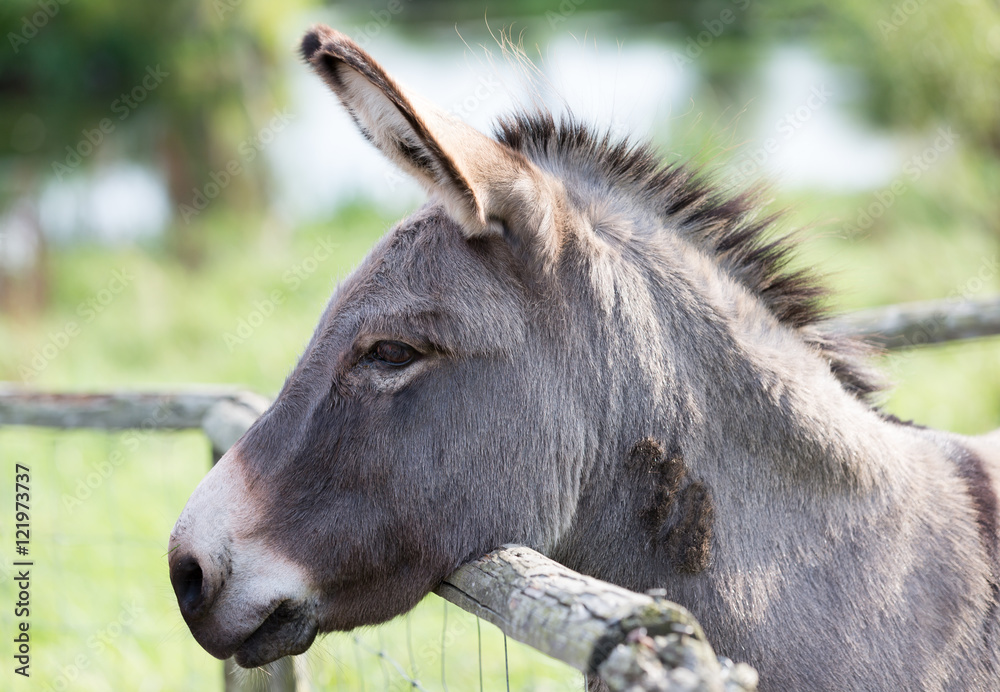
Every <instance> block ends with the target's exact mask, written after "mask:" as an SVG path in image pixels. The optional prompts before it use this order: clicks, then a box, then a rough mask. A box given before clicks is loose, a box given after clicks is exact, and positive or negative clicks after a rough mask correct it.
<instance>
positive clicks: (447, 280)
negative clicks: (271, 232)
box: [321, 205, 527, 352]
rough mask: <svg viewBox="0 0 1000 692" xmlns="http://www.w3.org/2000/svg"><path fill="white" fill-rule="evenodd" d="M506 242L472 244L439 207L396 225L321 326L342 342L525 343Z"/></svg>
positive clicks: (455, 346) (469, 347) (521, 302)
mask: <svg viewBox="0 0 1000 692" xmlns="http://www.w3.org/2000/svg"><path fill="white" fill-rule="evenodd" d="M517 276H518V275H517V272H516V271H515V270H514V268H513V259H512V257H511V254H510V252H509V248H508V247H507V245H506V243H504V242H503V241H502V239H489V238H479V239H472V240H469V239H468V238H467V237H465V236H464V235H463V233H462V231H461V229H460V227H459V225H458V224H457V223H456V222H455V221H453V220H452V219H451V218H450V217H449V216H448V215H447V214H446V213H445V212H444V209H443V208H442V207H441V206H439V205H427V206H425V207H424V208H423V209H421V210H420V211H418V212H417V213H415V214H413V215H412V216H411V217H409V218H407V219H405V220H404V221H402V222H400V223H399V224H397V225H396V227H394V228H393V229H392V230H391V231H390V232H389V233H388V234H387V235H386V236H385V237H384V238H383V239H382V240H381V241H380V242H379V244H378V245H376V246H375V248H374V249H373V250H372V252H371V253H370V254H369V255H368V257H367V258H366V259H365V261H364V262H362V264H361V265H360V266H359V267H358V268H357V270H356V271H355V272H354V273H353V274H352V275H351V276H350V277H349V278H348V279H347V280H346V281H345V282H344V283H343V284H342V285H341V286H340V287H339V288H338V290H337V291H336V293H335V294H334V296H333V298H332V300H331V301H330V304H329V306H328V307H327V310H326V313H325V314H324V317H323V321H322V323H321V331H322V332H324V333H325V334H327V335H329V336H331V337H333V338H334V339H335V340H337V341H342V340H345V341H352V342H353V341H354V340H356V339H357V338H359V337H363V336H371V337H376V338H392V337H396V338H416V339H420V338H422V339H424V340H426V341H428V342H430V344H431V345H433V346H436V347H439V348H443V349H448V350H454V351H466V352H476V351H482V350H494V349H496V348H498V347H499V348H509V347H513V346H515V345H517V344H518V343H521V342H522V341H523V340H524V337H525V331H526V324H527V323H526V316H525V313H526V308H525V304H526V300H525V293H524V287H523V285H522V284H521V282H520V280H519V279H518V278H517Z"/></svg>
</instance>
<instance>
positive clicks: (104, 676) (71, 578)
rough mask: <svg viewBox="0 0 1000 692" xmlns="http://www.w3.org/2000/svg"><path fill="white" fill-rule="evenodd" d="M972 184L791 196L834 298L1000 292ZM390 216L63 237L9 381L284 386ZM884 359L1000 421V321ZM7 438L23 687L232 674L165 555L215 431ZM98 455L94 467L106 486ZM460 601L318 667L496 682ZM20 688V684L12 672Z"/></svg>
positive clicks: (21, 321)
mask: <svg viewBox="0 0 1000 692" xmlns="http://www.w3.org/2000/svg"><path fill="white" fill-rule="evenodd" d="M942 175H943V174H942ZM974 185H975V183H974V182H972V183H970V182H969V181H968V180H966V179H965V178H963V177H962V176H961V175H959V174H957V173H956V174H948V176H947V177H944V178H942V179H940V180H931V181H925V182H924V183H922V187H921V188H920V189H914V190H912V191H911V192H909V193H908V194H907V195H905V196H903V197H901V198H900V199H899V200H897V202H896V203H895V204H894V205H893V206H892V207H891V208H890V209H889V210H888V212H887V213H886V214H885V215H884V216H883V217H882V218H881V219H879V221H878V223H876V224H875V225H874V226H873V227H872V228H871V229H870V230H869V231H867V232H866V233H865V234H862V235H855V234H850V233H845V231H844V228H845V223H846V222H847V220H849V219H851V218H853V216H854V215H855V213H856V210H857V209H858V208H859V207H860V206H862V205H865V204H867V203H869V202H870V200H871V195H870V194H868V195H855V196H846V197H828V198H824V199H818V198H816V197H815V196H811V195H800V196H796V197H793V198H790V199H786V200H784V202H786V203H787V204H788V205H789V206H791V208H792V211H791V213H790V215H789V218H788V220H787V222H786V225H787V226H788V227H794V226H807V227H808V228H807V229H806V230H805V231H804V236H805V238H806V241H807V242H806V243H805V244H804V246H803V249H802V253H801V256H800V259H799V262H800V263H801V264H802V265H803V266H814V267H816V268H817V269H818V270H822V271H824V272H825V273H829V274H830V276H829V283H830V284H831V286H832V287H833V289H834V293H835V297H834V299H833V304H834V307H836V308H839V309H853V308H860V307H867V306H873V305H879V304H885V303H892V302H899V301H908V300H918V299H930V298H939V297H947V296H949V295H952V294H953V293H954V292H955V291H958V292H966V293H969V294H970V295H974V296H986V295H991V294H995V293H997V292H998V291H1000V277H998V276H997V275H996V271H995V258H996V253H997V238H996V235H995V229H994V228H993V226H992V225H991V224H993V223H995V222H991V221H990V216H989V214H990V213H991V210H993V211H995V209H994V205H995V202H993V201H992V198H988V197H986V196H984V194H983V193H982V191H981V190H980V191H978V192H977V190H976V189H974ZM970 186H971V187H972V188H973V189H971V191H970V189H968V188H970ZM925 188H926V189H925ZM983 200H987V201H983ZM390 222H391V220H390V219H386V218H382V217H380V216H379V215H378V214H376V213H374V212H373V211H371V210H368V209H365V208H361V207H358V208H354V209H350V210H347V211H345V212H343V213H342V214H341V215H340V216H339V217H338V218H336V219H334V220H333V221H332V223H331V224H329V225H328V226H325V227H322V228H321V227H309V228H303V229H299V230H297V231H296V232H294V233H287V232H282V231H280V230H276V229H273V228H272V229H269V230H267V231H264V232H257V231H256V230H254V231H247V230H246V228H245V226H243V225H242V224H240V223H237V222H236V221H234V220H232V219H226V218H220V217H216V218H214V219H208V220H206V221H205V224H206V225H205V227H204V228H203V229H202V231H203V232H205V233H206V234H209V235H210V238H211V241H210V243H209V248H208V251H207V253H206V256H205V258H204V261H203V263H202V264H201V265H200V266H199V267H198V269H197V270H192V269H189V268H185V267H184V266H182V265H181V264H180V263H179V262H177V261H175V260H173V259H171V258H170V257H169V256H168V255H167V254H165V253H164V252H162V251H159V250H157V249H155V248H126V249H114V250H109V249H105V248H86V247H85V248H74V249H72V250H66V251H56V252H54V254H53V255H52V257H51V262H52V266H51V269H52V272H51V275H52V285H51V301H50V306H49V307H48V308H47V309H46V310H45V311H44V312H43V313H42V314H41V315H38V316H32V317H19V318H11V319H4V320H3V321H0V380H13V381H21V380H22V377H21V375H22V367H23V366H29V367H31V364H32V360H33V359H35V358H36V352H38V353H39V354H40V355H42V357H43V358H44V363H40V364H41V365H42V367H40V368H38V372H37V374H35V375H34V376H32V377H31V378H30V384H31V385H32V386H37V387H41V388H45V389H51V390H81V389H88V390H106V389H112V388H119V387H123V388H137V389H143V388H155V387H160V386H179V385H184V384H189V383H220V384H227V385H228V384H239V385H243V386H246V387H249V388H251V389H254V390H256V391H259V392H261V393H263V394H267V395H274V394H275V393H276V391H277V390H278V389H279V387H280V385H281V382H282V381H283V379H284V376H285V374H286V373H287V372H288V370H289V369H290V368H291V367H292V366H293V364H294V363H295V361H296V358H297V357H298V354H299V352H300V350H301V349H302V347H303V345H304V344H305V343H306V341H307V340H308V339H309V337H310V335H311V333H312V329H313V327H314V325H315V322H316V320H317V318H318V316H319V314H320V312H321V311H322V309H323V307H324V305H325V304H326V302H327V300H328V298H329V295H330V292H331V290H332V288H333V286H334V285H335V283H336V281H337V280H338V279H339V278H341V277H343V276H344V275H345V274H346V273H347V272H348V271H350V269H351V268H352V267H353V266H354V265H355V264H356V263H357V262H358V260H359V259H360V257H361V256H362V255H363V254H364V252H365V251H366V250H367V248H369V247H370V246H371V244H372V243H373V242H374V241H375V240H376V239H377V238H378V237H379V236H380V235H381V234H382V233H383V232H384V231H385V230H386V229H387V228H388V227H389V225H390ZM321 243H333V244H335V245H336V247H337V250H336V252H335V254H333V255H332V256H330V257H329V258H327V259H325V260H323V261H318V260H317V263H316V267H315V270H314V271H312V272H305V271H304V272H303V273H302V274H301V275H300V277H299V278H300V279H301V280H300V281H298V282H296V281H292V280H291V279H290V276H291V275H290V274H289V272H292V273H293V274H292V275H294V271H295V268H296V267H297V266H299V267H302V266H303V265H304V263H306V262H307V261H308V260H309V259H310V258H313V259H317V258H318V255H317V251H318V249H320V248H321V247H322V245H321ZM320 254H322V252H320ZM990 267H994V269H992V270H991V269H990ZM115 271H118V272H124V273H125V274H126V275H127V276H131V277H134V278H129V279H128V281H127V285H125V286H124V288H123V289H122V290H120V291H119V292H118V293H116V294H114V295H113V297H111V299H110V300H109V301H108V302H107V305H106V306H102V310H101V312H100V313H99V314H95V315H93V318H92V319H88V318H87V315H88V313H87V312H86V310H85V309H81V304H84V305H85V304H86V301H88V300H91V299H99V298H100V297H101V296H102V295H103V296H105V297H107V294H102V293H101V292H102V290H103V289H107V288H109V286H111V285H112V283H111V282H112V279H113V277H114V272H115ZM977 276H978V277H980V278H981V280H976V277H977ZM973 289H974V290H973ZM276 295H277V296H278V297H279V298H280V303H276V304H274V305H272V306H271V308H269V309H264V308H262V307H261V301H269V300H270V301H271V302H272V303H275V301H274V300H273V298H274V297H275V296H276ZM255 310H257V311H259V317H260V318H261V319H260V320H259V321H258V320H257V319H256V317H253V315H254V311H255ZM264 313H267V314H264ZM251 318H253V321H254V322H255V323H257V324H256V326H255V327H252V328H251V329H250V332H246V331H244V332H240V325H241V320H247V323H248V324H249V323H250V321H251ZM71 322H74V323H76V325H77V327H78V328H79V329H78V332H77V333H75V335H73V336H72V337H70V338H69V339H68V341H66V342H65V343H64V344H63V346H62V347H53V346H50V347H49V348H48V354H49V355H51V356H52V357H47V356H45V354H44V353H42V352H43V351H45V349H46V344H47V343H49V342H53V344H58V343H59V342H60V339H61V337H60V334H65V333H66V331H67V328H68V325H69V324H70V323H71ZM74 331H76V330H74ZM227 334H228V335H230V336H236V337H237V338H236V339H233V338H227ZM241 334H242V335H241ZM53 348H54V349H55V350H53ZM885 360H886V362H885V366H886V368H885V369H886V371H887V372H888V374H889V375H890V376H891V378H892V379H893V380H895V381H896V382H897V383H898V386H897V387H896V388H895V389H894V390H893V391H892V393H891V395H890V396H889V397H888V399H887V402H886V406H887V408H888V409H889V410H890V411H892V412H894V413H896V414H897V415H899V416H900V417H902V418H906V419H909V418H913V419H916V420H917V421H918V422H921V423H924V424H928V425H932V426H935V427H943V428H948V429H952V430H956V431H960V432H966V433H975V432H981V431H985V430H988V429H992V428H995V427H997V426H1000V347H998V343H997V341H995V340H993V341H990V340H983V341H979V342H975V343H967V344H954V345H949V346H945V347H937V348H929V349H924V350H918V351H911V352H906V353H897V354H893V355H890V356H887V357H886V359H885ZM133 447H134V449H133ZM116 451H117V452H121V453H122V455H123V457H122V462H121V463H120V464H118V465H116V466H114V469H113V471H112V472H111V473H110V474H108V475H107V477H106V478H104V477H101V476H100V473H99V468H98V467H99V466H100V465H101V464H102V463H103V462H104V461H106V460H108V459H109V458H113V455H114V453H115V452H116ZM0 458H2V460H3V462H4V473H8V471H10V469H11V467H12V465H13V464H14V463H16V462H20V463H27V464H28V465H30V466H31V468H32V506H33V513H32V517H33V519H32V521H33V525H32V526H33V534H32V550H33V553H32V557H33V558H34V559H35V560H36V565H35V567H34V568H33V570H32V602H33V611H32V617H31V624H32V630H31V631H32V637H33V638H32V646H33V658H32V671H33V678H32V680H31V682H30V684H28V685H25V684H23V681H17V683H18V684H17V686H16V687H14V688H13V689H32V690H36V689H38V690H48V689H54V690H62V689H72V690H107V689H116V690H117V689H130V690H132V689H134V690H142V691H144V692H153V691H155V690H179V689H213V688H215V687H214V686H215V684H216V683H215V682H214V681H216V680H219V679H220V676H221V667H220V664H219V663H218V662H217V661H215V660H214V659H212V658H211V657H210V656H208V655H207V654H206V653H205V652H204V651H202V650H201V649H200V648H199V647H198V646H197V644H195V642H194V641H193V640H192V638H191V637H190V635H189V634H188V633H187V631H186V628H185V627H184V625H183V623H182V621H181V619H180V616H179V614H178V613H177V609H176V606H175V603H174V599H173V595H172V593H171V590H170V587H169V584H168V582H167V578H166V574H167V570H166V556H165V543H166V537H167V535H168V533H169V530H170V527H171V525H172V523H173V521H174V519H175V518H176V517H177V516H178V514H179V512H180V510H181V508H182V506H183V504H184V502H185V500H186V499H187V497H188V495H189V494H190V492H191V490H192V489H193V488H194V486H195V484H196V483H197V482H198V480H199V478H200V477H201V476H202V475H203V473H204V472H205V470H206V469H207V465H208V449H207V446H206V443H205V441H204V439H202V438H201V437H200V436H199V435H197V434H195V433H186V434H156V435H148V436H146V437H144V438H143V439H142V440H141V441H140V443H139V444H138V445H133V444H126V440H125V438H124V437H123V436H122V434H118V433H112V434H104V433H93V432H67V433H50V432H44V431H41V432H40V431H32V430H25V429H4V430H0ZM95 469H98V471H95ZM94 473H98V476H91V480H92V481H93V485H94V487H92V488H88V487H87V486H86V480H87V478H88V475H89V474H94ZM81 483H83V485H82V486H81ZM5 487H9V486H5ZM88 493H89V494H88ZM74 498H75V499H76V500H79V502H75V501H74ZM12 504H13V498H12V497H11V496H10V494H9V493H8V494H5V495H4V496H3V497H2V498H0V512H2V513H3V516H4V517H8V516H11V512H12V509H13V507H12ZM12 540H13V537H12V534H11V530H10V524H9V523H8V522H6V521H5V522H2V523H0V545H5V546H10V545H11V544H12V543H11V542H12ZM7 554H8V553H6V552H5V555H7ZM5 561H6V557H5ZM8 576H9V575H6V574H4V573H2V572H0V582H2V583H0V602H2V603H3V608H2V609H0V613H2V617H0V628H2V631H3V632H4V633H5V635H4V636H7V634H6V633H10V632H12V631H13V626H14V624H13V623H14V621H13V616H12V611H11V608H9V607H8V606H9V605H10V603H11V602H12V598H13V596H14V591H13V582H12V581H11V580H10V579H9V578H8ZM133 611H135V616H134V617H132V615H131V613H132V612H133ZM442 615H443V606H442V601H440V600H439V599H437V598H436V597H429V599H428V600H427V601H425V602H424V603H423V604H422V605H421V606H420V607H419V608H418V609H417V610H415V611H414V612H413V613H412V614H411V615H410V616H408V619H401V620H397V621H395V622H394V623H391V624H390V625H388V626H387V627H386V628H378V629H373V630H367V631H364V632H362V633H360V634H359V635H358V636H359V637H360V638H361V640H362V642H363V643H364V645H363V646H359V645H357V644H355V643H354V642H353V641H352V639H351V635H332V636H329V637H327V638H325V639H323V640H321V641H320V642H319V643H318V644H317V645H316V646H314V647H313V649H311V650H310V652H309V653H308V654H307V655H306V658H305V660H304V661H303V662H302V664H301V668H302V669H303V670H304V671H306V672H307V675H308V678H309V679H310V680H311V688H312V689H344V690H354V689H361V687H362V685H363V686H364V688H365V689H372V690H375V689H383V688H384V687H385V686H386V680H388V681H389V687H390V688H392V689H402V688H403V687H405V680H404V679H403V678H402V677H400V676H399V675H398V674H396V673H395V671H394V667H393V665H392V663H391V662H390V660H389V659H388V658H380V657H378V656H375V655H373V654H371V653H370V652H369V650H379V649H382V648H383V647H384V648H385V649H386V650H387V651H388V652H389V657H390V658H391V660H392V661H395V662H396V663H398V664H399V665H400V666H401V667H402V668H403V669H404V670H405V671H407V673H408V674H410V673H412V671H413V669H414V668H416V670H417V671H418V673H419V679H420V680H421V682H422V683H423V684H424V686H425V687H426V688H427V689H441V688H442V685H441V681H440V677H441V674H440V670H441V660H440V656H441V647H440V644H439V642H440V641H441V638H442V636H444V637H445V638H446V639H447V640H448V643H447V646H446V647H445V648H444V652H445V656H446V659H447V665H446V666H445V670H446V674H447V683H448V685H449V687H450V689H453V690H459V689H478V675H479V665H478V660H479V657H478V641H479V639H478V630H477V626H476V620H475V619H474V618H472V617H471V616H468V615H467V614H465V613H462V612H461V611H459V610H458V609H457V608H450V609H449V613H448V622H447V626H446V627H445V626H444V623H443V622H442ZM482 637H483V651H484V655H483V665H484V668H485V670H484V677H485V679H486V681H487V689H503V682H504V664H503V662H504V658H503V640H502V637H501V635H500V634H499V632H498V631H497V630H495V629H494V628H492V627H491V626H488V625H483V626H482ZM408 642H412V644H409V645H408ZM411 650H412V651H413V654H412V656H411ZM9 663H10V662H9V660H8V662H7V663H5V670H4V679H5V680H6V679H8V677H9V676H10V675H11V666H10V665H9ZM510 663H511V689H517V690H521V689H524V690H527V689H534V690H576V689H580V681H579V677H578V676H577V675H576V674H575V673H573V672H572V671H569V670H568V669H567V668H565V667H564V666H561V665H557V664H555V663H554V662H551V661H549V660H548V659H545V658H544V657H542V656H541V655H539V654H537V653H535V652H532V651H530V650H527V649H526V648H525V647H522V646H520V645H517V644H515V643H513V642H510ZM71 676H72V680H70V677H71ZM3 688H4V689H10V687H9V686H8V685H7V684H6V683H4V685H3Z"/></svg>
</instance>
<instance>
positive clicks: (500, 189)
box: [302, 26, 560, 249]
mask: <svg viewBox="0 0 1000 692" xmlns="http://www.w3.org/2000/svg"><path fill="white" fill-rule="evenodd" d="M302 56H303V57H304V58H305V60H306V61H307V62H308V63H309V64H310V65H312V67H313V69H314V70H315V71H316V72H317V73H318V74H319V75H320V76H321V77H322V78H323V79H324V81H326V83H327V84H328V85H329V86H330V88H331V89H333V91H334V92H335V93H336V94H337V96H338V97H339V98H340V101H341V103H343V104H344V107H345V108H346V109H347V112H348V113H350V115H351V117H352V118H354V122H355V123H356V124H357V126H358V128H359V129H360V130H361V134H363V135H364V136H365V137H366V138H367V139H368V140H369V141H371V142H372V143H373V144H374V145H375V146H376V147H378V149H379V150H380V151H381V152H382V153H383V154H385V155H386V156H387V157H389V159H391V160H392V161H394V162H395V163H396V164H397V165H399V166H400V167H401V168H402V169H403V170H405V171H407V172H408V173H410V174H411V175H412V176H414V177H415V178H416V179H417V180H419V181H420V182H421V183H422V184H423V185H424V186H425V187H427V188H428V189H429V190H430V191H431V192H432V193H436V194H438V195H440V197H441V198H442V201H443V202H444V204H445V206H446V208H447V210H448V212H449V214H451V216H452V217H453V218H454V219H455V220H456V221H458V222H459V223H460V224H461V225H462V228H463V230H464V232H465V234H466V235H467V236H469V237H474V236H484V235H491V234H503V233H504V231H505V229H506V230H508V231H510V232H512V233H514V234H515V235H516V236H517V238H516V240H518V241H520V242H525V241H528V240H529V239H530V240H532V241H534V242H537V241H538V240H542V241H543V244H545V245H549V246H550V247H552V248H553V249H554V248H555V244H556V240H555V238H554V235H555V223H554V219H555V213H556V207H557V206H560V205H557V204H556V201H557V199H558V193H557V190H558V187H559V185H558V183H557V182H556V181H554V180H553V179H551V177H550V176H547V175H545V174H543V173H542V172H541V170H540V169H538V168H537V167H536V166H535V165H533V164H532V163H531V162H530V161H528V159H526V158H525V157H524V156H522V155H521V154H520V153H519V152H516V151H514V150H512V149H510V148H509V147H506V146H504V145H502V144H500V143H499V142H497V141H495V140H493V139H490V138H489V137H487V136H486V135H484V134H482V133H481V132H479V131H478V130H476V129H474V128H472V127H470V126H469V125H466V124H465V123H463V122H462V121H460V120H458V119H456V118H453V117H451V116H450V115H448V114H447V113H445V112H444V111H442V110H440V109H439V108H437V107H436V106H434V105H433V104H430V103H428V102H426V101H424V100H423V99H421V98H420V97H418V96H415V95H412V94H409V93H408V92H407V91H406V90H404V89H403V88H402V87H401V86H400V85H399V84H397V83H396V82H395V81H394V80H393V79H392V78H391V77H389V75H388V74H386V72H385V70H383V69H382V66H381V65H379V64H378V63H377V62H375V61H374V60H373V59H372V58H371V56H369V55H368V54H367V53H365V52H364V51H363V50H362V49H361V48H360V47H359V46H358V45H357V44H356V43H354V41H352V40H351V39H350V38H348V37H347V36H345V35H344V34H342V33H340V32H339V31H335V30H333V29H330V28H329V27H325V26H316V27H314V28H313V29H312V31H310V32H309V33H307V34H306V36H305V38H303V39H302ZM545 238H548V242H545V240H544V239H545Z"/></svg>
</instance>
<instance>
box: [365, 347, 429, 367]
mask: <svg viewBox="0 0 1000 692" xmlns="http://www.w3.org/2000/svg"><path fill="white" fill-rule="evenodd" d="M369 355H370V356H371V358H372V359H373V360H377V361H379V362H381V363H387V364H389V365H406V364H407V363H409V362H410V361H411V360H413V359H414V358H415V357H416V355H417V352H416V351H415V350H413V349H412V348H410V347H409V346H407V345H406V344H404V343H400V342H399V341H379V342H378V343H377V344H375V346H373V347H372V350H371V351H370V352H369Z"/></svg>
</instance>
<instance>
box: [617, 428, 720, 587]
mask: <svg viewBox="0 0 1000 692" xmlns="http://www.w3.org/2000/svg"><path fill="white" fill-rule="evenodd" d="M627 467H628V468H629V469H631V470H633V471H635V472H637V473H638V474H640V478H641V479H643V480H645V479H647V478H648V477H649V476H652V477H653V478H652V483H651V484H650V485H651V488H650V496H649V500H648V501H647V503H646V505H645V507H644V508H643V509H642V510H641V512H640V516H641V517H642V522H643V524H644V525H645V527H646V530H647V531H648V532H649V533H650V535H651V536H653V538H654V540H655V541H656V542H657V544H659V545H661V546H662V547H664V548H665V549H666V551H667V554H668V556H669V558H670V561H671V562H672V563H673V565H674V568H675V569H676V570H677V571H678V572H681V573H683V574H697V573H698V572H701V571H702V570H704V569H706V568H707V567H708V566H709V564H710V563H711V558H712V552H711V549H712V526H713V521H714V518H715V505H714V504H713V503H712V495H711V493H710V492H709V490H708V487H707V486H706V485H705V484H704V483H702V482H701V481H698V480H690V479H689V476H688V469H687V466H686V465H685V464H684V459H683V457H681V454H680V451H678V450H673V451H670V452H668V451H666V449H664V447H663V445H662V444H661V443H660V442H658V441H656V440H654V439H653V438H651V437H647V438H645V439H642V440H639V442H637V443H636V444H635V446H634V447H632V451H631V452H629V456H628V461H627ZM685 481H687V485H686V486H685V487H684V488H683V489H682V488H681V486H682V485H684V483H685ZM640 482H643V481H640ZM647 482H648V481H647ZM645 484H646V483H643V485H645Z"/></svg>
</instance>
